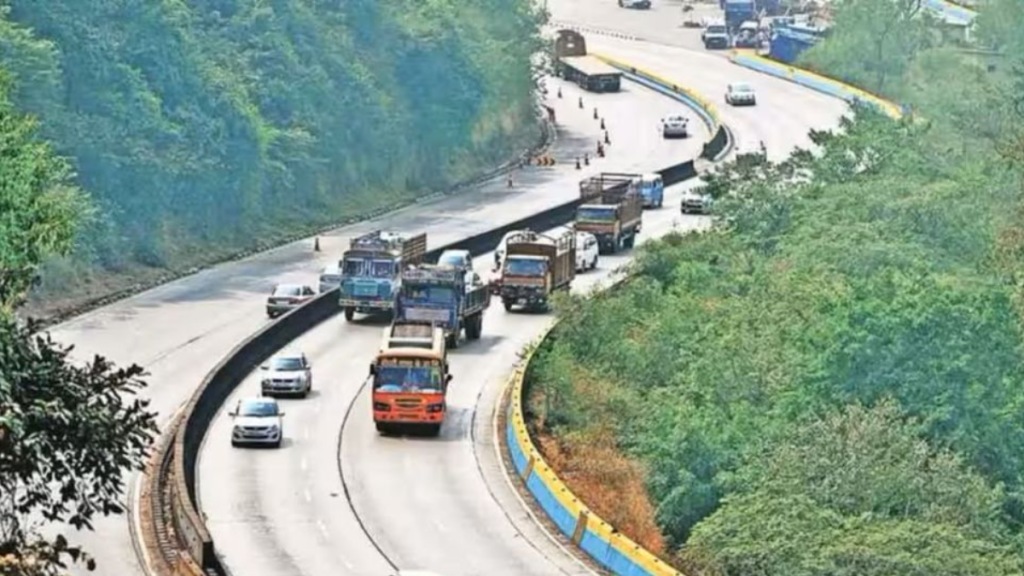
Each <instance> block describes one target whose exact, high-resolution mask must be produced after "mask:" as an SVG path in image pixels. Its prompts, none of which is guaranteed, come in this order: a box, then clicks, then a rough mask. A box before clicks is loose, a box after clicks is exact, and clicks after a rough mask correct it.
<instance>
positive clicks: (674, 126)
mask: <svg viewBox="0 0 1024 576" xmlns="http://www.w3.org/2000/svg"><path fill="white" fill-rule="evenodd" d="M689 125H690V119H689V118H687V117H686V116H681V115H679V114H675V115H672V116H669V117H668V118H662V119H661V135H662V137H664V138H686V137H687V136H689V135H690V130H689Z"/></svg>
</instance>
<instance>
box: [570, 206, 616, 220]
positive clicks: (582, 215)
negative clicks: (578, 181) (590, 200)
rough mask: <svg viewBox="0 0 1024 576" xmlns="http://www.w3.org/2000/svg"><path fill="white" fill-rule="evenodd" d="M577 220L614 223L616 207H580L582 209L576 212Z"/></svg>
mask: <svg viewBox="0 0 1024 576" xmlns="http://www.w3.org/2000/svg"><path fill="white" fill-rule="evenodd" d="M576 219H577V220H586V221H590V222H614V221H615V207H614V206H608V207H605V206H580V209H579V210H577V211H576Z"/></svg>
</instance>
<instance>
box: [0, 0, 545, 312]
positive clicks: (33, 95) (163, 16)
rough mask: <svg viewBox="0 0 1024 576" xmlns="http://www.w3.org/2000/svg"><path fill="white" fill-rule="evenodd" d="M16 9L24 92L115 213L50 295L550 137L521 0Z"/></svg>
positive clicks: (528, 15) (60, 272)
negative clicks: (88, 275)
mask: <svg viewBox="0 0 1024 576" xmlns="http://www.w3.org/2000/svg"><path fill="white" fill-rule="evenodd" d="M4 4H6V7H5V10H4V12H3V14H0V64H2V65H3V67H4V68H6V69H8V70H9V71H10V72H11V73H12V75H13V76H14V77H15V79H16V82H17V84H16V86H17V88H16V90H15V92H14V94H13V98H14V101H15V103H16V104H17V105H18V106H19V107H20V108H21V109H22V110H24V111H26V112H29V113H32V114H35V115H37V116H38V117H39V119H40V122H41V126H42V135H43V136H44V137H46V138H47V139H49V140H51V141H52V142H53V143H54V145H55V147H56V149H57V150H58V151H59V152H60V153H62V154H65V155H67V156H69V157H71V159H72V160H73V161H74V163H75V166H76V169H77V172H78V181H79V183H80V184H81V185H82V187H84V188H85V189H86V190H87V191H88V192H89V193H90V194H91V195H92V197H93V199H94V201H95V203H96V204H97V206H98V207H99V209H100V210H99V211H98V213H99V214H100V216H99V217H98V218H95V219H93V221H92V222H91V223H90V224H89V225H88V226H87V227H86V228H85V231H84V232H83V234H82V237H81V238H80V242H79V247H78V249H77V253H76V255H75V257H74V259H73V260H74V261H75V262H76V265H75V266H74V267H69V266H68V265H67V262H65V263H64V264H63V265H61V266H50V267H49V268H48V269H47V272H46V273H45V274H44V283H43V292H44V293H45V291H46V287H47V286H51V287H52V286H58V287H60V289H61V290H62V291H63V290H65V289H66V287H67V281H68V274H69V273H74V274H75V275H76V276H77V278H76V282H75V284H76V285H78V284H81V283H82V275H81V271H82V270H83V268H84V269H93V270H102V271H104V272H106V273H110V272H115V273H120V274H125V273H132V274H136V275H137V274H139V273H140V265H141V267H155V268H162V267H171V266H180V265H192V264H195V263H196V262H199V261H201V260H203V259H209V258H214V257H217V256H220V255H223V252H224V251H225V250H230V249H232V248H237V247H241V246H244V245H249V244H252V243H253V242H254V241H255V240H256V239H261V240H267V239H268V237H273V236H279V235H283V234H284V233H286V232H295V231H297V230H300V229H306V228H311V227H313V226H314V225H317V224H321V225H322V224H326V223H330V222H333V221H337V220H339V219H341V218H344V217H345V216H350V215H353V214H354V213H356V212H361V211H364V210H367V209H372V208H373V207H376V206H380V205H383V204H390V203H393V202H394V201H396V200H397V199H399V198H403V197H410V196H413V195H415V194H417V193H419V192H421V191H423V190H426V189H436V188H438V187H442V186H445V185H446V184H449V183H451V182H453V181H456V180H459V179H461V178H465V177H467V176H468V175H470V174H471V173H473V172H477V171H480V170H481V169H483V168H485V167H486V166H487V165H490V164H496V163H499V162H500V161H502V160H504V159H505V158H507V157H508V156H509V155H510V154H511V153H512V152H513V150H517V149H521V148H523V147H525V146H527V145H529V144H530V143H532V142H533V141H534V140H535V139H536V137H537V128H536V121H535V113H534V111H533V95H532V94H533V85H534V80H533V71H532V69H531V65H530V61H529V57H530V55H531V54H532V53H533V52H534V51H535V50H536V48H537V46H538V42H539V36H538V16H537V14H535V13H533V12H532V11H531V9H530V8H529V6H528V4H529V3H528V2H526V1H525V0H515V1H512V2H498V1H497V0H477V1H476V2H473V3H465V2H459V3H456V2H451V1H449V0H433V1H430V2H423V1H413V0H393V1H390V2H376V1H370V0H345V1H344V2H342V1H340V0H333V1H330V0H329V1H313V0H290V1H283V0H190V1H181V0H154V1H152V2H138V3H131V2H120V1H116V0H51V1H48V2H47V3H46V9H45V10H40V9H39V5H38V3H37V2H30V1H28V0H13V1H8V2H5V3H4ZM211 247H217V249H218V251H213V250H211ZM82 263H84V265H83V264H82Z"/></svg>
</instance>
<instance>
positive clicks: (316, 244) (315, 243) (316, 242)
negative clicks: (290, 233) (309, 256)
mask: <svg viewBox="0 0 1024 576" xmlns="http://www.w3.org/2000/svg"><path fill="white" fill-rule="evenodd" d="M319 251H320V237H319V236H317V237H316V238H314V239H313V252H319Z"/></svg>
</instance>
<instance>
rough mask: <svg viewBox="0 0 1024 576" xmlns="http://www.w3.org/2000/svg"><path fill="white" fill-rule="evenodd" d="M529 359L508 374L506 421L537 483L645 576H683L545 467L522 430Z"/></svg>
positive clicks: (529, 357)
mask: <svg viewBox="0 0 1024 576" xmlns="http://www.w3.org/2000/svg"><path fill="white" fill-rule="evenodd" d="M550 331H551V328H548V330H546V331H545V332H544V334H542V335H541V337H540V339H539V340H538V342H543V340H544V337H546V336H547V334H548V333H549V332H550ZM534 349H535V347H534ZM532 357H533V350H531V351H530V353H529V354H527V355H526V356H525V357H524V359H523V362H522V363H521V364H520V366H519V367H518V368H517V369H516V371H515V372H514V373H513V374H512V382H511V385H512V398H511V399H510V400H511V402H512V414H511V418H510V420H509V425H510V426H512V427H513V430H514V432H515V441H516V444H518V445H519V449H520V450H521V451H522V453H523V455H524V456H525V457H526V459H527V460H530V459H531V458H532V459H533V460H534V465H533V475H535V476H537V477H538V478H539V479H540V481H541V482H543V483H544V485H545V486H546V487H547V489H548V490H549V491H551V493H552V494H553V495H554V497H555V498H556V499H557V500H558V502H559V503H561V505H562V506H563V507H565V509H566V510H567V511H568V512H569V513H570V514H571V515H572V516H573V517H574V518H577V519H578V518H579V517H580V512H582V511H586V512H587V515H588V516H589V518H588V520H587V530H589V531H590V532H591V533H593V534H594V535H595V536H597V537H599V538H600V539H602V540H604V541H606V542H608V543H609V544H610V545H611V546H613V547H614V548H615V549H616V550H618V551H619V552H620V553H621V554H622V555H624V556H626V557H627V558H629V559H630V560H632V561H633V562H634V563H635V564H636V565H637V566H640V567H642V568H643V569H644V570H645V571H647V572H648V573H649V574H653V575H657V576H683V574H682V573H681V572H679V571H678V570H675V569H674V568H672V567H671V566H669V565H667V564H665V563H664V562H662V561H661V560H660V559H659V558H658V557H657V556H655V555H654V554H653V553H651V552H650V551H648V550H646V549H644V548H641V547H640V545H639V544H637V543H636V542H633V541H632V540H630V539H629V538H627V537H625V536H623V535H622V534H620V533H618V532H614V531H613V528H612V526H611V525H610V524H608V523H607V522H605V521H604V520H603V519H601V518H600V517H599V516H597V515H596V514H595V513H594V512H593V511H592V510H590V509H589V508H587V506H586V505H585V504H584V503H583V502H581V501H580V500H579V498H577V497H576V495H575V494H573V493H572V491H570V490H569V488H568V487H567V486H566V485H565V483H564V482H562V481H561V480H560V479H559V478H558V476H557V475H556V474H555V472H554V470H552V469H551V467H550V466H548V463H547V461H545V460H544V457H543V456H542V455H541V453H540V451H539V450H537V447H536V446H535V445H534V443H533V440H532V439H531V438H530V434H529V432H528V431H527V429H526V420H525V419H524V417H523V378H524V376H525V368H526V366H527V365H528V364H529V362H530V359H531V358H532Z"/></svg>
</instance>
